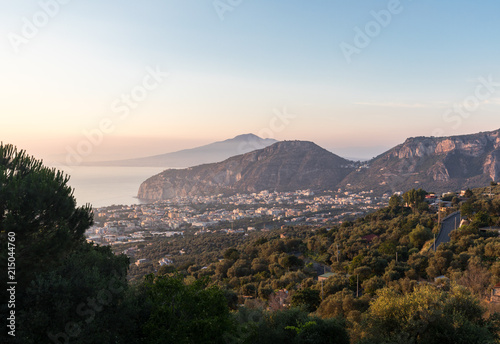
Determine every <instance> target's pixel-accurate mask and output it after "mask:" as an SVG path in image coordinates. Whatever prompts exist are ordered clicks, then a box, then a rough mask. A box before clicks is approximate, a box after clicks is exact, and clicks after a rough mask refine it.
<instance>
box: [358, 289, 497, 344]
mask: <svg viewBox="0 0 500 344" xmlns="http://www.w3.org/2000/svg"><path fill="white" fill-rule="evenodd" d="M377 294H378V298H377V299H375V300H374V301H373V303H372V304H371V305H370V308H369V310H368V312H366V313H365V314H364V316H363V321H362V322H361V324H359V328H358V333H359V334H360V337H361V338H363V340H364V342H366V343H416V344H418V343H425V344H438V343H439V344H440V343H450V344H451V343H457V344H474V343H477V344H480V343H481V344H482V343H490V342H491V343H492V342H494V339H495V334H494V333H492V332H491V331H490V328H489V326H488V324H486V323H485V322H484V321H483V319H482V316H483V314H484V309H483V308H481V306H480V305H479V301H478V300H477V299H475V298H474V297H473V296H472V295H471V294H470V293H469V292H468V291H467V290H466V289H465V288H463V287H459V286H456V285H454V286H452V288H451V290H450V292H445V291H443V290H439V289H436V288H435V287H433V286H431V285H420V286H417V287H416V288H415V290H414V291H413V292H409V293H406V294H404V293H400V292H397V291H395V290H394V289H392V288H384V289H381V290H379V291H378V292H377ZM362 342H363V341H362Z"/></svg>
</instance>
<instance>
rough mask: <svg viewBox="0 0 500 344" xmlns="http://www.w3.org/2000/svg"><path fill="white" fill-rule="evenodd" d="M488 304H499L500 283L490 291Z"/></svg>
mask: <svg viewBox="0 0 500 344" xmlns="http://www.w3.org/2000/svg"><path fill="white" fill-rule="evenodd" d="M490 302H500V283H497V284H496V285H495V286H494V287H493V289H491V297H490Z"/></svg>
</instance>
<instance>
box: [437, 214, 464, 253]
mask: <svg viewBox="0 0 500 344" xmlns="http://www.w3.org/2000/svg"><path fill="white" fill-rule="evenodd" d="M460 220H461V218H460V212H459V211H457V212H456V213H453V214H451V215H450V216H449V217H447V218H446V219H444V220H443V222H442V224H441V231H440V232H439V235H438V236H437V238H436V248H437V247H438V246H439V245H441V244H442V243H445V242H449V241H450V233H451V231H452V230H454V229H456V228H458V227H459V226H460Z"/></svg>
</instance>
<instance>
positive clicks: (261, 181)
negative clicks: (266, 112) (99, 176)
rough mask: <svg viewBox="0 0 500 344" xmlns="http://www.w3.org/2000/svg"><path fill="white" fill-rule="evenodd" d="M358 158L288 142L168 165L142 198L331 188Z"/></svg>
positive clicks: (144, 185)
mask: <svg viewBox="0 0 500 344" xmlns="http://www.w3.org/2000/svg"><path fill="white" fill-rule="evenodd" d="M351 166H352V163H351V162H350V161H348V160H345V159H343V158H341V157H339V156H337V155H335V154H333V153H330V152H328V151H327V150H325V149H323V148H321V147H319V146H317V145H316V144H314V143H312V142H304V141H284V142H278V143H275V144H273V145H271V146H269V147H267V148H264V149H261V150H257V151H253V152H250V153H247V154H243V155H239V156H235V157H232V158H229V159H227V160H225V161H223V162H220V163H215V164H206V165H200V166H195V167H191V168H187V169H180V170H172V169H170V170H166V171H164V172H162V173H160V174H158V175H156V176H153V177H151V178H149V179H148V180H146V181H145V182H143V183H142V185H141V186H140V188H139V193H138V197H139V198H141V199H146V200H164V199H169V198H173V197H178V196H195V195H214V194H220V193H223V194H233V193H238V192H240V193H251V192H258V191H262V190H276V191H292V190H297V189H306V188H312V189H330V188H334V187H336V186H337V185H338V184H339V183H340V182H341V181H342V179H344V178H345V177H346V176H347V175H348V174H349V173H350V172H351V171H352V170H353V167H351Z"/></svg>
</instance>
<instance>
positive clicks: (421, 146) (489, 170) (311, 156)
mask: <svg viewBox="0 0 500 344" xmlns="http://www.w3.org/2000/svg"><path fill="white" fill-rule="evenodd" d="M492 180H495V181H498V180H500V129H499V130H496V131H492V132H484V133H479V134H473V135H462V136H453V137H439V138H438V137H415V138H410V139H407V140H406V141H405V142H404V143H403V144H401V145H398V146H396V147H394V148H392V149H391V150H389V151H387V152H386V153H383V154H381V155H380V156H378V157H376V158H374V159H372V160H371V161H369V162H366V163H355V162H352V161H349V160H346V159H343V158H341V157H339V156H337V155H335V154H333V153H331V152H328V151H326V150H325V149H323V148H321V147H319V146H317V145H316V144H314V143H312V142H305V141H284V142H278V143H275V144H273V145H271V146H269V147H267V148H264V149H261V150H257V151H253V152H251V153H247V154H243V155H239V156H235V157H232V158H229V159H227V160H225V161H223V162H220V163H214V164H206V165H200V166H195V167H192V168H188V169H181V170H166V171H164V172H162V173H160V174H158V175H156V176H153V177H151V178H149V179H148V180H146V181H145V182H144V183H142V185H141V187H140V189H139V194H138V197H139V198H141V199H146V200H163V199H169V198H173V197H177V196H195V195H213V194H219V193H223V194H235V193H238V192H239V193H250V192H258V191H261V190H270V191H274V190H276V191H293V190H298V189H307V188H311V189H315V190H328V189H336V188H338V187H341V188H343V189H347V190H351V191H363V190H374V191H375V192H376V193H377V194H382V193H392V192H396V191H403V192H405V191H407V190H409V189H412V188H423V189H425V190H427V191H435V192H446V191H455V190H460V189H465V188H473V187H478V186H484V185H487V184H489V182H490V181H492Z"/></svg>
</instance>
